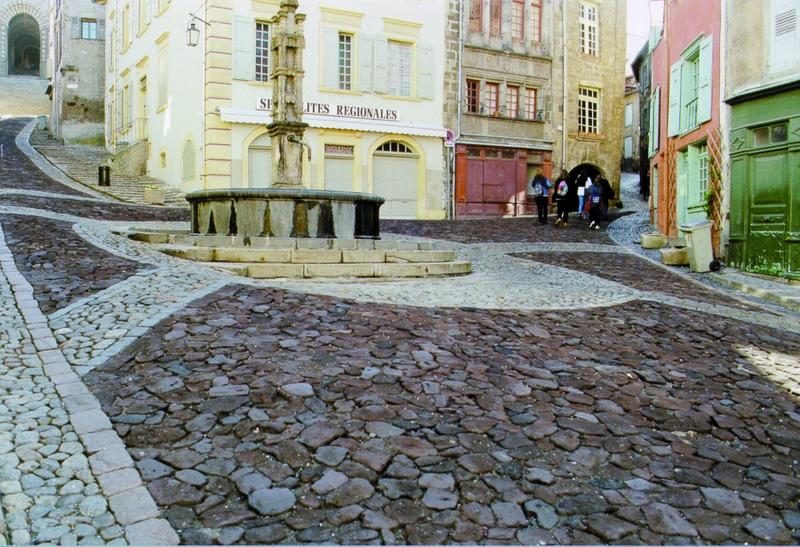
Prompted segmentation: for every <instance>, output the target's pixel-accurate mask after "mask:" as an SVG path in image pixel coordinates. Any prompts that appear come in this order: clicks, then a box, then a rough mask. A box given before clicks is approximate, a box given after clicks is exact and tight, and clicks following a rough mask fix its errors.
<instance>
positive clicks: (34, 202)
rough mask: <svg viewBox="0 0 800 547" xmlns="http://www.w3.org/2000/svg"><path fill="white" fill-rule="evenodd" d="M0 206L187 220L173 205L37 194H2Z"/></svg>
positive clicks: (85, 215)
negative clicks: (158, 205) (60, 198)
mask: <svg viewBox="0 0 800 547" xmlns="http://www.w3.org/2000/svg"><path fill="white" fill-rule="evenodd" d="M0 203H2V204H3V205H8V206H13V207H30V208H33V209H42V210H44V211H51V212H54V213H63V214H67V215H75V216H78V217H83V218H88V219H95V220H130V221H160V222H171V221H179V222H180V221H183V222H189V218H190V217H189V209H181V208H175V207H145V206H135V205H126V204H121V203H120V204H118V203H107V202H98V201H79V200H71V199H64V200H58V199H55V198H52V197H38V196H18V195H14V196H3V197H2V201H0Z"/></svg>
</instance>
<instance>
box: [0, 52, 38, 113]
mask: <svg viewBox="0 0 800 547" xmlns="http://www.w3.org/2000/svg"><path fill="white" fill-rule="evenodd" d="M4 46H5V44H3V45H2V46H0V47H4ZM47 85H48V82H47V80H45V79H42V78H37V77H35V76H4V77H2V78H0V116H41V115H47V114H49V112H50V99H49V98H48V96H47V95H46V94H45V91H47Z"/></svg>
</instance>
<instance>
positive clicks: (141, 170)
mask: <svg viewBox="0 0 800 547" xmlns="http://www.w3.org/2000/svg"><path fill="white" fill-rule="evenodd" d="M148 146H149V144H148V143H147V141H139V142H137V143H134V144H132V145H130V146H126V147H124V148H123V147H118V148H117V150H116V152H114V155H113V156H112V157H111V159H110V160H109V165H110V166H111V171H112V172H113V173H117V174H120V175H126V176H131V177H138V176H142V175H146V174H147V156H148V149H147V148H148Z"/></svg>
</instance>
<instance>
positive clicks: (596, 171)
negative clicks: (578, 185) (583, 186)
mask: <svg viewBox="0 0 800 547" xmlns="http://www.w3.org/2000/svg"><path fill="white" fill-rule="evenodd" d="M582 173H586V176H587V177H590V178H591V179H592V180H593V181H594V180H597V177H601V176H603V171H602V169H600V168H599V167H597V166H596V165H593V164H591V163H581V164H579V165H577V166H575V167H574V168H573V169H572V171H570V172H569V180H571V181H572V182H576V181H577V179H578V178H579V177H580V176H581V174H582Z"/></svg>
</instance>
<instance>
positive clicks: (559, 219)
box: [531, 169, 615, 230]
mask: <svg viewBox="0 0 800 547" xmlns="http://www.w3.org/2000/svg"><path fill="white" fill-rule="evenodd" d="M531 188H532V193H533V196H534V199H535V201H536V211H537V213H538V217H539V223H540V224H547V212H548V208H549V203H548V197H549V192H550V190H551V189H552V191H553V201H554V202H555V204H556V221H555V225H556V226H561V227H564V228H566V227H568V226H569V213H570V212H573V211H576V212H577V213H578V216H580V217H581V218H582V219H588V220H589V229H592V230H599V229H600V221H601V220H608V207H609V203H610V202H611V200H612V199H614V196H615V193H614V189H613V188H612V187H611V184H610V183H609V182H608V180H607V179H606V178H605V177H602V176H598V177H595V179H594V180H593V179H592V177H590V176H589V174H588V173H587V172H586V170H581V171H580V173H579V174H578V176H577V177H576V178H574V179H570V177H569V173H567V171H566V170H564V169H562V170H561V173H560V174H559V176H558V178H557V179H556V181H555V183H553V182H551V181H550V180H549V179H548V178H547V177H545V176H544V175H543V174H542V172H541V171H539V172H537V173H536V176H534V177H533V180H532V181H531Z"/></svg>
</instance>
